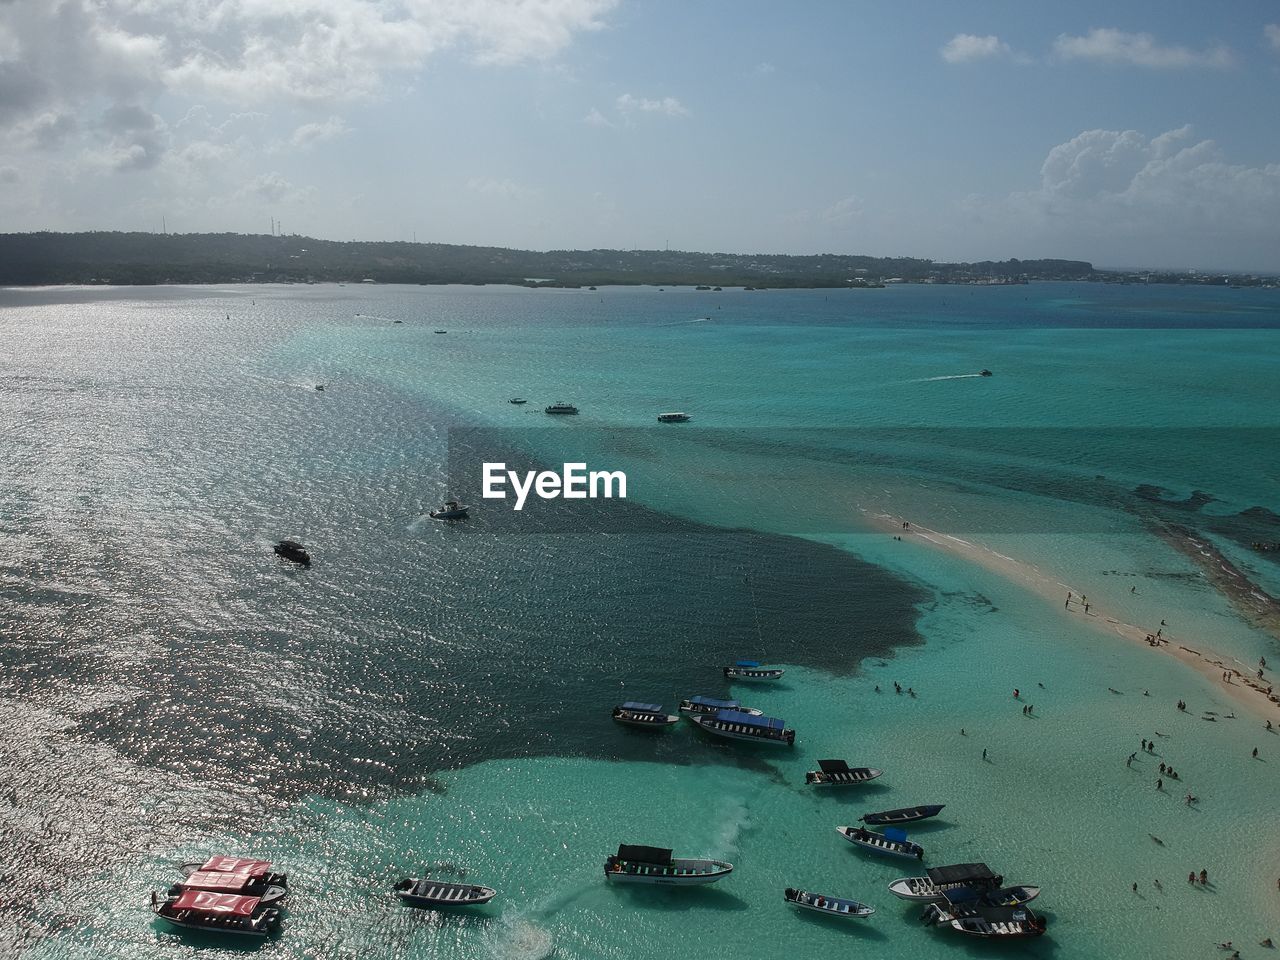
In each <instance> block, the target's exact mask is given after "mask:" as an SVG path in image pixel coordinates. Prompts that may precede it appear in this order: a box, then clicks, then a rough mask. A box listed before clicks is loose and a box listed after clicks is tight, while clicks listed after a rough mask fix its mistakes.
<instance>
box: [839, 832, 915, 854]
mask: <svg viewBox="0 0 1280 960" xmlns="http://www.w3.org/2000/svg"><path fill="white" fill-rule="evenodd" d="M836 833H838V834H840V836H842V837H844V838H845V839H846V840H848V841H849V842H850V843H852V844H853V845H854V846H856V847H861V848H862V849H863V850H870V851H871V852H872V853H878V854H880V855H881V856H884V857H903V858H905V859H907V860H923V859H924V847H922V846H920V844H918V843H913V842H912V841H910V840H908V839H907V833H906V831H905V830H899V829H898V828H897V827H889V828H888V829H887V830H885V832H884V833H876V832H875V831H873V830H864V829H863V828H862V827H836Z"/></svg>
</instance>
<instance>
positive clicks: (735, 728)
mask: <svg viewBox="0 0 1280 960" xmlns="http://www.w3.org/2000/svg"><path fill="white" fill-rule="evenodd" d="M687 716H688V718H689V720H691V721H692V722H693V723H696V724H697V725H698V726H699V727H701V728H702V729H703V730H705V731H707V733H712V734H715V735H716V736H717V737H725V738H727V739H729V740H745V741H747V742H748V743H767V744H771V745H773V746H781V747H790V746H793V745H794V744H795V742H796V732H795V731H794V730H788V729H787V728H786V721H784V720H783V719H782V718H780V717H766V716H764V715H763V714H750V713H746V712H744V711H742V710H717V711H716V712H715V713H713V714H700V713H693V714H687Z"/></svg>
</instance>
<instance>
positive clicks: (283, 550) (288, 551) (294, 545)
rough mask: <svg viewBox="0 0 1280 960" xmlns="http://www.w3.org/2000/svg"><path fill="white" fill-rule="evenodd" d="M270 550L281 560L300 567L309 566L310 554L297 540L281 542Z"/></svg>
mask: <svg viewBox="0 0 1280 960" xmlns="http://www.w3.org/2000/svg"><path fill="white" fill-rule="evenodd" d="M271 549H272V551H273V552H274V553H275V555H276V556H277V557H279V558H280V559H281V560H288V561H289V562H290V563H296V564H298V565H299V566H301V567H309V566H311V554H309V553H307V548H306V547H304V546H303V545H302V544H300V543H299V542H298V541H297V540H281V541H280V542H279V543H277V544H276V545H275V546H274V547H272V548H271Z"/></svg>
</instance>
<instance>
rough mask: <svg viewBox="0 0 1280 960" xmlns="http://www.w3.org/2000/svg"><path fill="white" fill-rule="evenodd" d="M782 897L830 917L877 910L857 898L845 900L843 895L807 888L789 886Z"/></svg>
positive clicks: (863, 914)
mask: <svg viewBox="0 0 1280 960" xmlns="http://www.w3.org/2000/svg"><path fill="white" fill-rule="evenodd" d="M782 899H784V900H786V901H787V903H789V904H792V905H793V906H796V907H799V908H800V909H802V910H813V911H815V912H816V913H822V914H826V915H827V916H830V917H869V916H871V915H872V914H873V913H875V912H876V908H875V907H869V906H867V905H866V904H865V903H859V902H858V901H857V900H845V899H843V898H842V897H828V896H826V895H825V894H821V893H809V892H808V891H806V890H795V889H792V888H791V887H787V889H786V890H784V891H783V893H782Z"/></svg>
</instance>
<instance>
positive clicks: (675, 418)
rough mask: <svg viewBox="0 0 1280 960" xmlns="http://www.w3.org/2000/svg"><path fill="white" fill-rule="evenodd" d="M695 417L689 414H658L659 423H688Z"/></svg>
mask: <svg viewBox="0 0 1280 960" xmlns="http://www.w3.org/2000/svg"><path fill="white" fill-rule="evenodd" d="M692 419H693V417H691V416H689V415H688V414H687V413H660V414H658V422H659V423H688V422H689V421H690V420H692Z"/></svg>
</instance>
